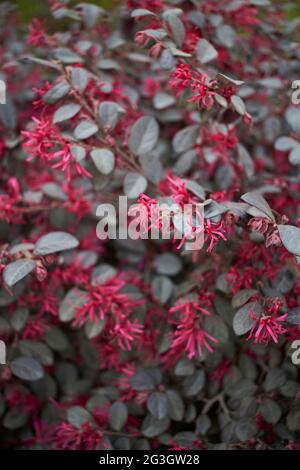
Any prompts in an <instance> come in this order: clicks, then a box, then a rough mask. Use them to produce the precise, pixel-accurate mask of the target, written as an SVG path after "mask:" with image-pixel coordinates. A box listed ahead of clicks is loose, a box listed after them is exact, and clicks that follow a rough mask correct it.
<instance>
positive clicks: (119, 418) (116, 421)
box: [108, 401, 128, 431]
mask: <svg viewBox="0 0 300 470" xmlns="http://www.w3.org/2000/svg"><path fill="white" fill-rule="evenodd" d="M127 418H128V410H127V406H126V405H125V404H124V403H122V402H121V401H116V402H115V403H113V404H112V406H111V407H110V409H109V414H108V422H109V425H110V427H111V428H112V429H113V430H114V431H121V429H122V428H123V427H124V426H125V424H126V421H127Z"/></svg>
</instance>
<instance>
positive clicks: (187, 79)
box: [169, 64, 192, 96]
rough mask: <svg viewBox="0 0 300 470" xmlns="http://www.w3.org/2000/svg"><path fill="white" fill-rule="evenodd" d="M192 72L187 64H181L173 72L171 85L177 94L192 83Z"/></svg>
mask: <svg viewBox="0 0 300 470" xmlns="http://www.w3.org/2000/svg"><path fill="white" fill-rule="evenodd" d="M191 80H192V73H191V70H190V67H189V66H188V65H187V64H179V65H177V67H176V69H175V70H174V72H173V73H172V76H171V79H170V80H169V86H170V87H171V88H172V89H173V90H174V91H175V93H176V96H178V95H180V94H181V93H182V92H183V91H184V90H185V89H186V88H187V87H188V86H189V85H190V83H191Z"/></svg>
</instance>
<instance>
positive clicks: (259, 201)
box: [241, 191, 275, 221]
mask: <svg viewBox="0 0 300 470" xmlns="http://www.w3.org/2000/svg"><path fill="white" fill-rule="evenodd" d="M241 198H242V199H243V201H245V202H247V203H248V204H250V205H251V206H254V207H256V209H259V210H260V211H261V212H263V213H264V214H265V215H266V216H267V217H269V219H271V220H273V221H274V220H275V217H274V215H273V213H272V210H271V208H270V206H269V204H268V203H267V201H266V200H265V199H264V198H263V196H261V195H260V194H259V193H258V192H255V191H253V192H249V193H246V194H243V196H241Z"/></svg>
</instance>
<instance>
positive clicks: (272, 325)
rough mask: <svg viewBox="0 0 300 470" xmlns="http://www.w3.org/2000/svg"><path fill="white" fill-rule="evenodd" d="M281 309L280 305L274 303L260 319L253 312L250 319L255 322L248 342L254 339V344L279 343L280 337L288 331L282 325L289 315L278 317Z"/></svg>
mask: <svg viewBox="0 0 300 470" xmlns="http://www.w3.org/2000/svg"><path fill="white" fill-rule="evenodd" d="M279 308H280V303H279V302H274V303H273V305H271V307H269V308H268V310H267V312H266V313H265V314H263V315H262V316H261V317H258V316H257V315H256V314H255V312H253V311H252V310H251V311H250V317H251V318H252V319H253V320H254V325H253V326H252V328H251V330H250V333H249V335H248V338H247V340H249V339H251V338H254V344H257V343H266V344H268V343H269V342H270V341H271V340H273V341H274V343H278V335H283V334H284V333H286V332H287V331H288V330H287V329H286V328H284V327H283V326H282V325H281V323H282V322H284V320H285V319H286V317H287V316H288V314H287V313H285V314H283V315H280V316H277V314H278V310H279Z"/></svg>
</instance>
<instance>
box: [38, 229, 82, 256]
mask: <svg viewBox="0 0 300 470" xmlns="http://www.w3.org/2000/svg"><path fill="white" fill-rule="evenodd" d="M78 245H79V242H78V240H77V239H76V238H75V237H74V236H73V235H70V234H69V233H66V232H51V233H48V234H47V235H44V236H43V237H41V238H39V240H38V241H37V242H36V244H35V249H34V253H35V254H36V255H42V256H45V255H49V254H50V253H57V252H59V251H64V250H71V249H72V248H76V247H77V246H78Z"/></svg>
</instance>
